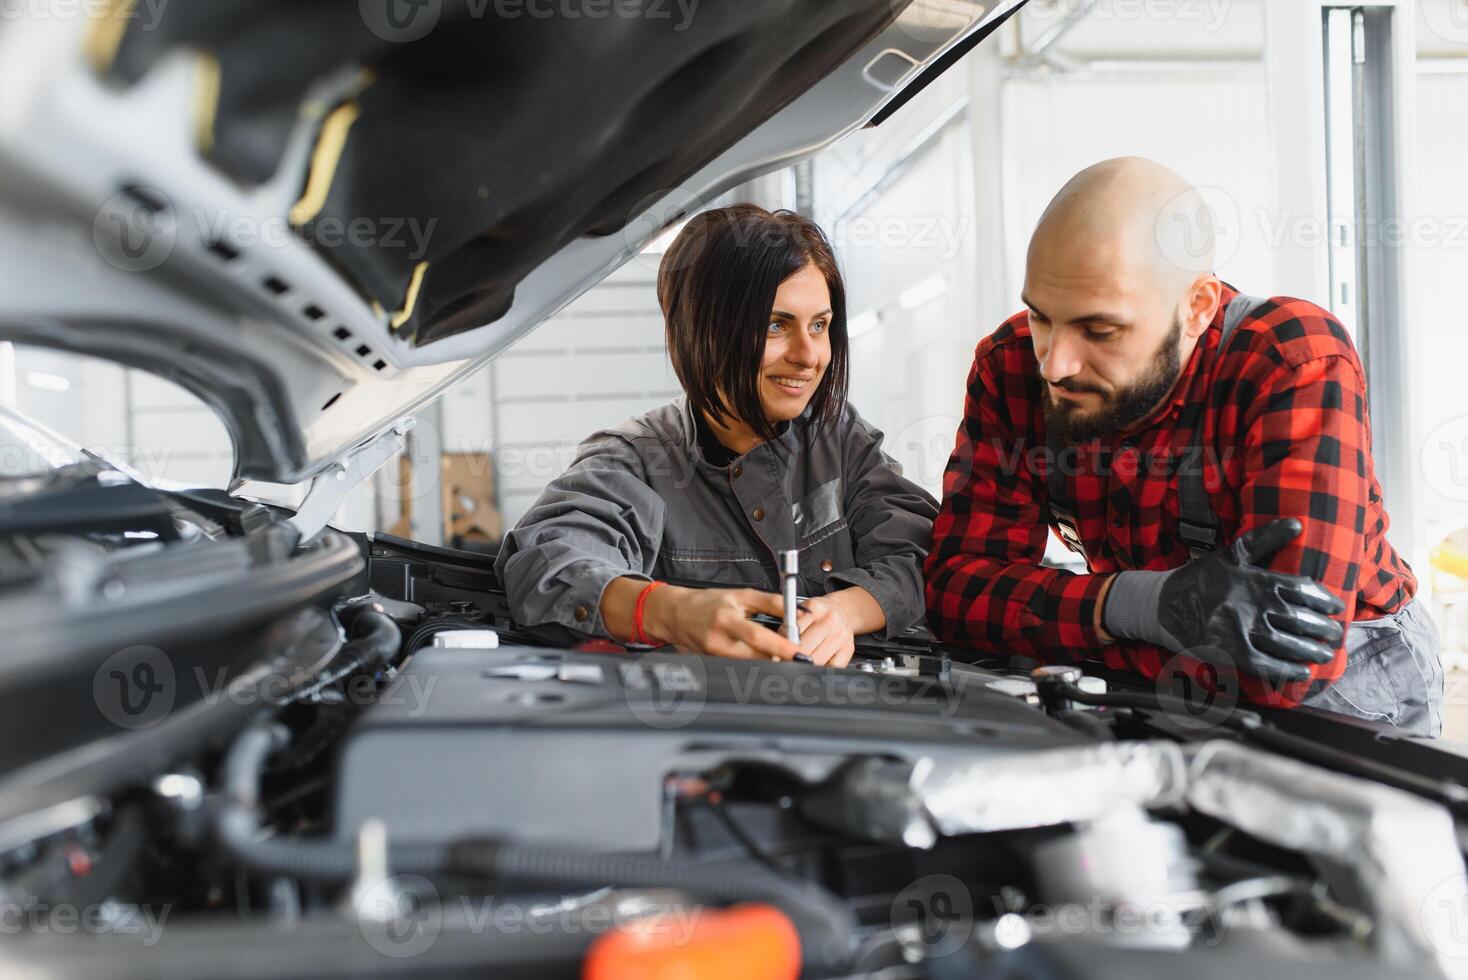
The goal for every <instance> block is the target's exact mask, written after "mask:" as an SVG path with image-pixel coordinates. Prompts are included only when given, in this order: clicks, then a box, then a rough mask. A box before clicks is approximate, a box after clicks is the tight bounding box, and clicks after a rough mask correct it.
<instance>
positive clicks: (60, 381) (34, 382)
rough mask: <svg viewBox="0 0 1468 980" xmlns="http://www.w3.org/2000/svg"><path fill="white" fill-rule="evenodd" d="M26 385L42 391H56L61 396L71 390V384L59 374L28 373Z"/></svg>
mask: <svg viewBox="0 0 1468 980" xmlns="http://www.w3.org/2000/svg"><path fill="white" fill-rule="evenodd" d="M25 383H26V384H28V385H30V386H31V387H32V388H36V389H38V390H40V391H54V392H56V393H57V394H60V393H61V392H63V391H70V390H71V382H70V381H69V380H67V379H66V378H63V377H62V376H61V375H59V374H50V373H48V372H46V371H27V372H26V373H25Z"/></svg>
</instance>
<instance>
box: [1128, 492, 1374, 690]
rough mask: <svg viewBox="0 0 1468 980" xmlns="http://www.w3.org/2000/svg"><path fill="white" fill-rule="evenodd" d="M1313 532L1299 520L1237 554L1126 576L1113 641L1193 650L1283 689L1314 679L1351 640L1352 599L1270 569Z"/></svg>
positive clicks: (1279, 523) (1233, 550)
mask: <svg viewBox="0 0 1468 980" xmlns="http://www.w3.org/2000/svg"><path fill="white" fill-rule="evenodd" d="M1303 530H1304V527H1303V526H1302V525H1301V524H1300V522H1299V521H1298V520H1296V519H1295V518H1293V517H1287V518H1281V519H1280V520H1276V521H1273V522H1271V523H1269V524H1266V525H1264V526H1263V527H1256V528H1254V529H1253V530H1251V531H1249V532H1248V533H1246V534H1241V535H1240V536H1239V538H1238V540H1236V541H1234V543H1233V544H1231V545H1229V546H1228V547H1227V548H1224V549H1220V550H1218V551H1213V552H1210V553H1208V554H1206V555H1204V556H1203V557H1202V558H1199V559H1197V560H1195V561H1192V562H1189V563H1188V564H1186V565H1184V566H1182V567H1181V568H1174V569H1172V570H1171V571H1166V572H1120V573H1118V574H1117V576H1116V578H1115V579H1113V580H1112V583H1111V589H1110V591H1108V592H1107V594H1106V608H1105V609H1104V610H1103V611H1102V622H1103V623H1104V624H1105V626H1106V632H1108V633H1110V634H1111V635H1112V636H1117V637H1122V638H1125V639H1129V640H1142V641H1144V642H1147V643H1155V644H1157V645H1158V646H1162V647H1166V648H1167V649H1169V650H1171V651H1172V652H1173V653H1184V652H1186V653H1187V654H1189V655H1190V656H1193V657H1196V658H1198V659H1199V660H1203V661H1207V662H1210V663H1214V664H1215V665H1217V666H1230V665H1231V666H1233V667H1234V668H1235V669H1237V670H1238V671H1239V672H1240V673H1243V674H1249V675H1252V676H1254V677H1259V678H1262V679H1264V680H1267V681H1271V682H1274V683H1276V684H1279V683H1284V682H1287V681H1305V680H1309V679H1310V671H1309V669H1308V668H1307V667H1306V666H1305V665H1306V664H1328V663H1330V662H1331V660H1332V659H1333V658H1334V656H1335V648H1336V647H1338V646H1340V643H1341V640H1342V638H1343V637H1344V635H1345V632H1344V630H1343V629H1342V627H1341V624H1340V623H1338V622H1336V621H1335V620H1333V619H1330V618H1328V617H1330V616H1333V615H1339V614H1340V613H1341V612H1343V611H1344V610H1345V608H1346V607H1345V603H1343V602H1341V600H1340V599H1338V598H1337V597H1336V596H1334V595H1332V594H1331V593H1329V592H1327V591H1326V590H1325V588H1324V587H1323V586H1322V585H1321V584H1320V583H1319V582H1317V581H1315V580H1314V579H1312V578H1306V577H1305V576H1303V575H1286V574H1284V573H1283V572H1274V571H1270V570H1269V569H1268V568H1265V567H1263V565H1264V563H1265V562H1266V561H1268V560H1269V558H1270V557H1271V556H1272V555H1273V554H1274V553H1275V552H1276V551H1278V550H1279V549H1280V548H1282V547H1284V546H1285V545H1287V544H1289V543H1290V542H1291V541H1293V540H1294V539H1295V538H1296V537H1298V536H1299V535H1300V533H1301V532H1302V531H1303Z"/></svg>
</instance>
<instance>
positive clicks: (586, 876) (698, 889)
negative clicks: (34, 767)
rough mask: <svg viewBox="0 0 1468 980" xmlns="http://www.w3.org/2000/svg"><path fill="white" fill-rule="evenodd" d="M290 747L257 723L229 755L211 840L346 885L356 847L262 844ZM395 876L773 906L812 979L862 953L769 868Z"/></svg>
mask: <svg viewBox="0 0 1468 980" xmlns="http://www.w3.org/2000/svg"><path fill="white" fill-rule="evenodd" d="M289 741H290V730H289V729H287V728H286V727H285V726H284V725H281V724H279V723H275V722H260V723H257V724H255V725H253V726H251V727H250V728H248V729H246V731H245V732H244V733H243V734H241V735H240V736H239V737H238V738H237V739H235V741H234V743H233V744H232V745H231V746H230V747H229V751H228V752H227V753H226V755H225V759H224V763H223V767H222V780H223V787H222V789H223V792H222V794H221V795H222V799H221V800H220V802H219V804H218V809H217V811H216V814H215V820H214V831H215V835H216V836H217V838H218V839H219V842H220V843H221V845H222V846H223V847H224V848H225V849H226V850H227V851H228V852H229V853H230V854H231V855H233V856H234V858H235V859H236V860H238V861H239V862H240V863H241V864H243V865H245V866H246V867H249V868H251V869H253V870H255V871H258V872H261V873H266V874H276V875H287V876H292V877H298V878H305V879H310V880H313V881H325V882H343V881H347V880H350V879H351V878H352V876H353V875H355V874H356V872H357V855H356V850H355V848H354V847H353V846H352V844H351V843H350V842H347V841H340V840H331V839H315V840H312V839H294V840H290V839H281V838H271V837H262V834H263V832H264V829H263V828H262V826H261V819H260V777H261V773H262V772H263V770H264V768H265V763H266V761H267V760H268V759H269V758H270V756H271V755H272V754H274V753H275V752H277V751H279V750H280V749H282V748H284V747H285V746H286V744H287V743H288V742H289ZM388 865H389V867H391V868H392V869H393V871H394V872H409V871H411V872H417V873H421V874H429V875H431V874H435V873H442V874H452V875H465V876H473V877H478V878H487V879H500V878H513V879H516V880H521V881H527V882H535V883H539V884H547V885H549V884H560V885H585V884H591V885H613V886H627V887H645V888H672V889H677V890H681V891H688V892H692V893H694V894H698V895H705V896H708V897H710V898H715V899H719V900H721V901H730V902H767V903H769V904H771V905H774V906H776V907H778V908H779V909H780V910H781V911H783V912H784V913H785V914H786V915H788V916H789V917H790V919H791V921H792V922H793V923H794V925H795V927H796V930H797V932H798V933H799V934H800V942H801V949H802V958H803V960H804V962H805V968H806V971H807V973H808V974H809V975H811V976H827V975H833V974H836V973H839V972H841V971H843V970H844V969H845V968H846V967H847V966H849V964H850V962H851V957H852V954H853V952H854V950H855V949H856V945H857V940H858V938H859V937H858V932H857V923H856V919H855V917H854V916H853V914H852V913H851V911H850V910H849V909H848V908H847V907H846V906H844V905H843V904H841V902H840V901H839V900H838V899H837V898H836V897H835V896H834V895H832V894H830V893H829V892H827V891H826V890H824V889H822V888H820V887H818V886H816V885H812V884H806V883H801V882H794V881H789V880H787V879H784V878H781V877H779V876H778V875H775V874H773V873H771V872H769V871H767V870H765V869H763V868H749V867H733V868H716V867H713V866H710V865H707V864H698V863H694V862H688V861H664V860H662V859H660V858H656V857H648V856H644V855H628V854H597V853H592V852H586V851H576V850H569V849H561V848H553V847H543V846H530V847H526V846H519V845H512V844H501V843H498V842H495V841H465V842H460V843H456V844H448V845H445V844H436V843H429V844H411V843H408V844H395V843H390V844H389V847H388Z"/></svg>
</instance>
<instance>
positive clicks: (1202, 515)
mask: <svg viewBox="0 0 1468 980" xmlns="http://www.w3.org/2000/svg"><path fill="white" fill-rule="evenodd" d="M1266 302H1268V300H1264V299H1260V298H1258V297H1255V296H1245V295H1244V294H1243V293H1240V294H1239V295H1237V296H1235V297H1234V298H1233V301H1232V302H1230V303H1229V304H1228V308H1227V309H1226V310H1224V313H1223V336H1221V337H1220V338H1219V340H1218V356H1219V357H1220V358H1221V357H1222V356H1223V352H1224V350H1225V349H1226V348H1227V347H1228V342H1229V339H1230V338H1231V337H1232V336H1233V334H1234V331H1235V330H1237V329H1238V326H1239V324H1240V323H1242V322H1243V321H1244V318H1245V317H1247V316H1249V315H1250V314H1251V313H1253V312H1254V311H1255V310H1256V309H1258V308H1259V307H1260V306H1262V305H1264V304H1265V303H1266ZM1178 498H1179V505H1180V506H1179V515H1178V516H1179V518H1180V519H1179V522H1178V536H1179V537H1181V538H1182V539H1183V543H1184V544H1186V545H1187V546H1188V553H1189V554H1190V555H1192V556H1193V557H1194V558H1201V557H1203V556H1204V555H1206V554H1207V553H1208V552H1210V551H1212V550H1213V549H1215V548H1217V547H1218V541H1219V533H1218V515H1217V514H1215V513H1214V512H1213V502H1212V501H1211V500H1209V499H1208V490H1207V488H1206V487H1205V486H1204V484H1203V418H1202V416H1201V415H1199V417H1198V424H1197V425H1196V426H1195V427H1194V428H1193V435H1192V439H1191V441H1190V443H1189V445H1188V450H1187V452H1186V453H1185V454H1184V456H1183V461H1182V466H1181V467H1180V468H1179V471H1178Z"/></svg>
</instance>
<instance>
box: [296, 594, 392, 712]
mask: <svg viewBox="0 0 1468 980" xmlns="http://www.w3.org/2000/svg"><path fill="white" fill-rule="evenodd" d="M352 632H353V633H355V634H357V635H356V636H355V637H354V638H353V639H352V640H350V641H349V642H348V643H347V645H346V646H344V647H342V651H341V653H339V654H337V655H336V657H335V658H334V659H333V660H332V662H331V663H329V664H327V666H326V668H325V670H323V672H322V673H321V674H320V675H318V676H317V677H316V678H315V679H313V680H312V681H311V683H309V684H307V685H306V686H305V687H304V688H303V689H302V690H301V692H300V694H299V695H298V696H297V699H298V700H301V701H305V700H309V699H310V698H313V697H315V696H316V695H318V694H320V693H321V692H322V691H324V690H326V689H327V688H329V687H331V686H332V685H333V684H338V683H340V682H341V681H344V680H346V679H347V678H349V677H352V676H354V675H356V674H362V673H367V672H368V671H375V670H377V669H378V668H380V667H382V666H383V665H384V664H387V663H390V662H391V661H392V660H393V658H395V657H396V656H397V653H398V650H399V648H400V647H401V645H402V640H403V634H402V631H401V630H399V629H398V624H397V623H395V622H393V621H392V619H391V618H390V617H388V616H384V615H383V614H382V613H380V612H377V611H376V610H373V609H364V610H363V611H362V612H360V613H358V614H357V617H356V618H355V619H354V620H352Z"/></svg>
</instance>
